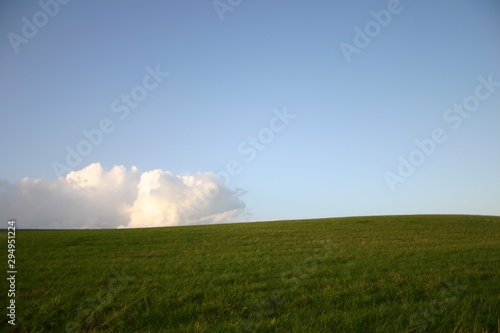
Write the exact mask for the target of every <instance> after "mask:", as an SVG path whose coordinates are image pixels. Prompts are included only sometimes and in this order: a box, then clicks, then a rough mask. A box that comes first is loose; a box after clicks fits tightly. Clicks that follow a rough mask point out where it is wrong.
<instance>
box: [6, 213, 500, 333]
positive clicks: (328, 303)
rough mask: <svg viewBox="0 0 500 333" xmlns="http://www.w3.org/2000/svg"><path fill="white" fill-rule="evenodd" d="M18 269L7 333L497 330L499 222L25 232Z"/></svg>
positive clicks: (420, 219)
mask: <svg viewBox="0 0 500 333" xmlns="http://www.w3.org/2000/svg"><path fill="white" fill-rule="evenodd" d="M6 236H7V234H6V232H5V231H4V232H2V233H1V238H2V244H4V245H3V248H4V249H6V247H7V246H6V243H7V241H6ZM4 262H5V263H6V262H7V254H6V250H4ZM16 263H17V271H18V273H17V280H16V304H17V319H16V323H17V325H16V326H15V328H14V329H12V327H11V325H7V324H6V325H2V326H3V329H4V331H7V332H10V331H16V332H424V331H428V332H499V318H500V217H486V216H441V215H440V216H430V215H429V216H426V215H421V216H385V217H353V218H336V219H320V220H301V221H282V222H269V223H267V222H266V223H264V222H261V223H247V224H228V225H212V226H190V227H172V228H154V229H131V230H78V231H77V230H65V231H63V230H25V231H23V230H18V231H17V234H16ZM2 280H3V281H4V282H3V283H2V290H3V291H2V292H1V295H2V296H0V299H1V300H2V304H4V305H3V306H6V304H8V299H7V293H6V292H4V291H6V290H7V289H8V285H7V281H6V280H5V279H2ZM4 309H5V307H4ZM4 311H5V310H4ZM4 318H6V317H5V315H4ZM5 322H6V320H5Z"/></svg>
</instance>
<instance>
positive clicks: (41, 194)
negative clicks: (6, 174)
mask: <svg viewBox="0 0 500 333" xmlns="http://www.w3.org/2000/svg"><path fill="white" fill-rule="evenodd" d="M243 194H244V191H243V190H240V189H237V190H230V189H229V188H227V187H226V186H224V185H223V184H222V183H221V182H220V181H219V180H218V179H217V177H216V176H215V175H214V174H213V173H211V172H198V173H196V174H194V175H183V176H179V175H174V174H173V173H171V172H169V171H165V170H161V169H156V170H152V171H147V172H144V173H140V172H139V171H138V170H137V168H136V167H132V168H131V169H130V170H127V169H126V168H125V167H123V166H114V167H113V168H112V169H111V170H109V171H105V170H104V169H103V168H102V166H101V165H100V164H99V163H94V164H91V165H89V166H87V167H85V168H83V169H81V170H79V171H73V172H70V173H69V174H68V175H66V177H64V178H59V179H58V180H55V181H47V180H42V179H33V178H24V179H22V180H21V181H20V182H19V183H15V184H9V183H8V182H6V181H3V180H0V218H1V220H4V221H7V220H8V219H9V218H15V219H17V220H18V225H19V227H21V228H25V229H27V228H36V229H39V228H49V229H82V228H83V229H86V228H89V229H90V228H144V227H162V226H178V225H193V224H213V223H227V222H235V221H237V220H242V219H243V217H244V216H245V214H246V213H245V204H244V202H243V201H242V200H241V199H240V197H241V196H242V195H243Z"/></svg>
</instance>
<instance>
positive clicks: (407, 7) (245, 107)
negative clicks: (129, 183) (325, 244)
mask: <svg viewBox="0 0 500 333" xmlns="http://www.w3.org/2000/svg"><path fill="white" fill-rule="evenodd" d="M61 2H63V1H62V0H61ZM214 3H215V4H216V5H217V6H215V5H214ZM41 4H42V5H41ZM231 4H233V5H231ZM44 7H45V8H48V9H46V10H45V11H52V13H49V14H52V15H48V14H44V13H45V12H44V9H43V8H44ZM216 7H217V8H218V9H217V8H216ZM221 8H222V9H221ZM224 8H226V9H227V8H230V10H224ZM218 11H219V12H218ZM40 12H42V14H40ZM374 13H375V14H374ZM387 13H389V15H390V18H388V16H387ZM384 15H385V16H384ZM51 16H53V17H51ZM376 16H378V18H379V20H382V21H377V20H376ZM23 17H24V18H26V19H25V20H23ZM499 17H500V3H499V2H498V1H493V0H479V1H474V2H471V1H463V0H459V1H451V0H445V1H439V2H436V1H426V0H419V1H410V0H402V1H400V2H397V1H395V0H392V1H370V2H352V1H315V2H306V1H303V0H300V1H299V0H293V1H286V2H285V1H273V2H269V1H258V0H255V1H246V0H243V1H239V2H238V1H236V0H233V1H227V0H226V1H224V0H221V1H219V2H212V1H156V2H139V1H106V2H98V1H90V2H83V1H77V0H72V1H69V2H68V3H66V4H63V3H60V2H57V1H56V0H42V1H41V2H40V3H38V2H36V1H30V2H18V1H11V0H8V1H3V2H2V4H1V5H0V33H1V35H2V36H3V37H2V39H1V46H0V124H1V126H2V131H1V132H0V160H1V163H0V179H3V180H4V189H3V194H2V195H3V198H4V203H6V202H8V203H9V205H10V206H8V205H7V204H4V208H5V207H7V208H8V209H7V208H5V209H7V210H8V211H9V213H10V214H11V215H15V216H17V214H18V212H17V211H16V210H15V209H14V208H12V207H13V206H12V205H13V202H14V201H15V200H22V199H19V198H20V197H19V195H21V194H19V195H18V196H17V197H16V198H17V199H12V198H10V199H9V200H8V201H7V199H5V198H8V197H9V191H14V189H15V190H16V191H18V192H19V193H22V192H23V191H21V190H20V189H21V188H22V186H21V185H19V184H20V183H21V180H22V179H23V178H24V177H28V178H30V179H43V180H44V181H45V182H47V184H49V183H50V182H55V181H56V180H57V179H58V175H57V174H56V173H55V172H54V169H53V163H54V162H58V163H61V164H65V158H66V155H67V150H66V147H67V146H69V147H71V148H73V149H76V147H77V145H78V143H79V142H81V141H82V140H85V136H84V135H83V134H82V131H84V130H87V131H91V130H92V129H95V128H98V127H99V124H100V122H101V121H102V120H103V119H109V121H111V125H110V126H113V130H112V131H110V133H107V134H103V137H102V140H99V144H97V145H92V146H91V153H90V154H88V155H87V156H82V160H81V161H80V162H79V163H77V165H75V166H74V167H72V168H71V169H73V170H75V171H77V170H80V169H83V168H85V167H87V166H88V165H91V164H93V163H99V164H100V165H101V166H102V168H103V169H104V170H108V171H109V170H111V169H112V168H113V166H115V165H118V166H124V167H125V169H126V170H131V168H132V167H133V166H136V167H137V169H138V170H139V171H140V172H147V171H150V170H155V169H161V170H164V171H169V172H171V173H172V174H174V175H178V176H186V175H194V174H196V173H206V172H213V173H217V172H219V171H221V170H224V169H225V168H226V165H227V163H230V162H231V161H235V162H236V163H237V165H238V171H239V172H237V174H236V175H233V176H231V177H230V179H229V181H228V182H227V184H226V185H227V188H228V189H229V190H231V191H234V190H235V189H243V190H244V191H246V193H245V194H244V195H243V196H241V197H240V200H242V202H244V205H245V209H244V211H245V214H244V215H245V216H246V217H245V219H246V220H272V219H290V218H314V217H331V216H347V215H372V214H374V215H379V214H413V213H453V214H455V213H456V214H489V215H500V190H499V189H500V131H499V130H498V129H499V125H500V83H499V82H500V62H499V59H500V20H498V18H499ZM44 18H46V19H47V20H46V21H44ZM221 18H222V19H221ZM36 20H38V21H37V22H38V25H39V26H40V27H38V28H37V30H38V31H36V33H34V32H33V31H30V29H29V27H24V28H23V26H24V25H26V21H29V22H30V24H34V21H36ZM384 20H385V21H384ZM380 22H382V23H380ZM35 23H36V22H35ZM35 28H36V26H35ZM357 28H359V29H357ZM367 29H368V30H367ZM370 29H372V30H370ZM359 31H361V32H362V33H363V34H365V36H364V37H363V36H361V37H360V36H357V34H358V32H359ZM23 33H24V35H23ZM26 33H28V34H29V33H31V34H32V35H33V36H29V38H27V36H26ZM14 35H16V37H13V36H14ZM370 36H371V37H370ZM363 38H364V42H366V39H367V38H368V39H369V40H370V41H369V43H367V44H368V45H362V44H359V43H358V44H356V41H357V42H359V41H360V40H361V41H363ZM19 40H24V42H19ZM342 43H345V44H342ZM346 44H349V45H351V46H352V47H353V48H356V49H357V52H356V53H352V54H350V55H348V56H347V57H346V55H345V54H344V52H343V51H342V48H341V45H346ZM155 70H156V71H159V72H161V73H167V72H168V75H166V74H165V75H164V76H162V77H161V78H160V80H161V82H158V81H155V80H154V78H153V77H151V74H149V75H150V77H149V78H146V79H145V77H146V76H147V75H148V73H150V72H151V71H155ZM480 78H482V79H480ZM144 80H146V82H147V84H148V85H149V86H150V87H152V86H153V85H154V86H155V87H154V88H152V89H150V90H145V89H144V87H143V82H144ZM488 81H490V83H489V85H488V84H487V85H485V84H484V82H488ZM156 83H158V84H156ZM137 87H139V88H137ZM141 87H142V88H141ZM134 88H135V92H136V96H139V97H140V101H139V102H137V103H136V104H137V105H136V106H135V108H132V107H129V108H128V109H129V113H128V115H127V116H126V117H124V119H120V115H123V113H122V112H114V111H116V107H117V106H121V107H124V106H125V105H126V104H125V102H123V101H120V99H121V98H122V95H123V94H129V95H130V94H131V93H132V92H133V91H134ZM144 91H146V94H147V96H144V95H140V93H144ZM478 93H479V96H481V98H478V97H476V95H477V94H478ZM137 94H139V95H137ZM116 100H118V102H117V104H115V109H113V107H112V105H113V103H114V102H115V101H116ZM464 103H469V104H468V105H469V106H468V108H469V109H473V111H467V110H466V111H462V112H463V113H462V114H459V113H458V111H457V112H454V111H448V110H449V109H453V107H454V105H456V104H464ZM122 110H123V108H122ZM276 112H278V113H279V112H281V114H283V112H287V113H288V114H289V115H290V119H289V122H288V124H285V123H282V125H283V126H279V128H280V129H282V130H280V131H279V132H277V131H272V130H271V132H272V137H269V133H270V132H269V130H266V128H268V129H269V128H270V122H273V121H274V123H275V124H278V123H277V121H276V120H273V118H274V117H276ZM292 115H293V117H292ZM463 115H465V116H463ZM457 117H459V118H460V119H458V118H457ZM459 121H460V124H459V123H458V122H459ZM108 125H109V124H108ZM283 127H284V128H283ZM454 127H457V128H454ZM435 129H440V130H441V133H442V135H441V139H442V140H441V141H442V142H435V141H433V142H434V143H433V144H431V145H434V147H433V148H432V149H431V148H429V150H428V153H429V154H425V152H423V153H419V152H415V150H418V149H419V148H418V146H417V145H416V143H415V140H420V141H421V142H427V143H428V142H429V141H425V140H429V138H432V133H433V131H434V130H435ZM259 134H260V135H261V138H264V141H266V142H265V144H263V143H262V142H260V141H259V142H260V143H259V142H258V144H259V146H258V147H259V149H257V148H256V147H253V146H252V144H251V141H249V137H256V138H257V140H260V139H259ZM266 135H267V136H266ZM443 137H445V138H446V139H443ZM422 140H423V141H422ZM238 147H240V148H238ZM428 147H431V146H428ZM245 149H246V151H247V154H242V153H241V152H242V151H245ZM249 150H254V153H255V154H252V157H253V158H252V159H251V160H250V161H249V160H248V159H250V158H249V157H250V153H249V152H248V151H249ZM420 150H422V149H420ZM412 153H413V155H412ZM410 156H412V158H413V161H414V162H416V164H418V165H416V166H413V169H414V170H413V171H412V172H411V174H410V175H406V176H402V175H401V174H400V173H399V172H398V167H400V164H401V163H402V162H401V159H400V157H402V158H403V159H406V160H409V159H410ZM410 163H411V162H410ZM400 170H401V167H400ZM388 172H389V173H391V174H392V176H391V177H393V176H395V177H396V178H391V179H393V180H394V179H397V180H396V181H394V182H393V184H392V186H391V184H390V181H388V180H387V174H388ZM59 176H60V175H59ZM64 176H65V175H63V176H62V177H64ZM397 177H399V178H397ZM399 180H404V181H399ZM7 184H8V185H7ZM47 186H49V185H47ZM238 191H239V190H238ZM34 195H35V196H36V195H37V194H36V193H35V194H34ZM38 195H39V194H38ZM9 207H10V208H9ZM30 209H31V207H29V203H28V207H24V208H23V210H30ZM51 209H52V210H53V211H57V210H58V207H57V205H55V204H54V207H52V208H51ZM19 214H21V212H19ZM20 216H21V215H20ZM2 218H8V217H4V216H2ZM233 219H235V220H238V219H243V218H242V217H241V216H240V217H239V218H236V217H233ZM30 223H33V224H32V225H35V226H36V223H35V222H30Z"/></svg>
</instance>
